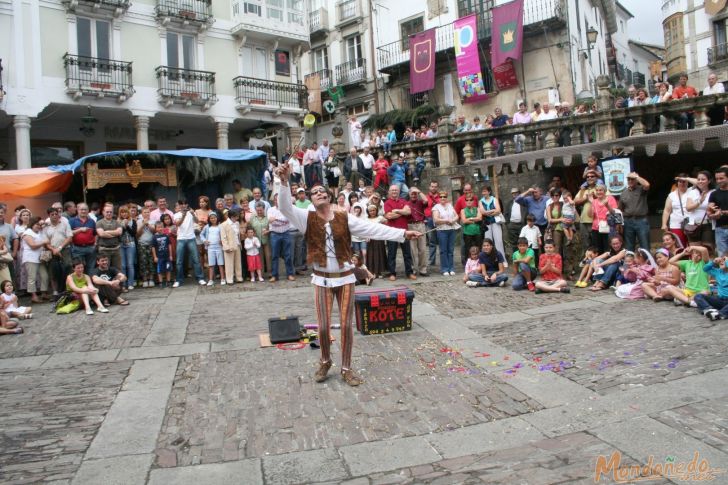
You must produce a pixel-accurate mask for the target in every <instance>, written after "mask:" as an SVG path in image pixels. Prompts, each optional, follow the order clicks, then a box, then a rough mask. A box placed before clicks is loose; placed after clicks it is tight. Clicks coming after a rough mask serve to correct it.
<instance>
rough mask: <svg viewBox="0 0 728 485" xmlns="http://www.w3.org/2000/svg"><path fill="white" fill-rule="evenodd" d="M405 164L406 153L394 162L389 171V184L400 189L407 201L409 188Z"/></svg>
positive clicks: (402, 153) (401, 194) (401, 154)
mask: <svg viewBox="0 0 728 485" xmlns="http://www.w3.org/2000/svg"><path fill="white" fill-rule="evenodd" d="M405 163H406V162H405V159H404V152H401V153H400V154H399V158H395V159H394V160H392V166H391V167H389V170H388V175H389V183H390V184H391V185H396V186H397V187H399V193H400V196H401V197H402V198H403V199H406V198H407V195H408V194H409V187H407V165H405Z"/></svg>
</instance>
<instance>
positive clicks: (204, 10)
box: [156, 0, 214, 29]
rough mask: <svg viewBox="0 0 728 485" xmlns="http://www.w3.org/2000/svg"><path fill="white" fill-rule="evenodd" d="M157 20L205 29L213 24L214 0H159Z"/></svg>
mask: <svg viewBox="0 0 728 485" xmlns="http://www.w3.org/2000/svg"><path fill="white" fill-rule="evenodd" d="M156 12H157V20H159V21H160V22H162V23H163V24H167V23H169V22H172V21H174V22H176V23H181V24H183V25H196V26H197V27H199V28H201V29H205V28H207V27H209V26H210V25H212V23H213V22H214V18H213V16H212V0H157V7H156Z"/></svg>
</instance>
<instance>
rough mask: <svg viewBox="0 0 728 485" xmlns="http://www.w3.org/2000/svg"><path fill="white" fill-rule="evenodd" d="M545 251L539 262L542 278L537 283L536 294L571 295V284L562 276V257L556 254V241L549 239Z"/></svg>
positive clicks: (544, 246)
mask: <svg viewBox="0 0 728 485" xmlns="http://www.w3.org/2000/svg"><path fill="white" fill-rule="evenodd" d="M543 249H544V254H542V255H541V258H539V261H538V272H539V273H540V274H541V277H540V278H539V279H538V280H537V281H536V291H535V293H570V292H571V290H569V284H568V283H567V282H566V280H565V279H564V278H563V276H562V275H561V267H562V262H561V255H560V254H559V253H557V252H556V245H554V241H553V240H551V239H548V240H547V241H546V242H544V244H543Z"/></svg>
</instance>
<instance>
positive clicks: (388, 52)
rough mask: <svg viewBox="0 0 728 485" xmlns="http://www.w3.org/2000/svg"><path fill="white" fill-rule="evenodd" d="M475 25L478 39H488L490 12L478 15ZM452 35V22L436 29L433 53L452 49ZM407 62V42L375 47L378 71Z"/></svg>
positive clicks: (453, 31) (397, 41)
mask: <svg viewBox="0 0 728 485" xmlns="http://www.w3.org/2000/svg"><path fill="white" fill-rule="evenodd" d="M477 25H478V38H479V39H486V38H489V37H490V30H491V15H490V12H486V15H478V18H477ZM454 33H455V27H454V22H453V23H449V24H446V25H443V26H442V27H437V29H436V30H435V52H444V51H446V50H448V49H452V48H453V47H454V45H455V43H454V41H455V39H454ZM409 60H410V50H409V42H405V41H404V40H403V39H399V40H396V41H394V42H390V43H389V44H384V45H381V46H379V47H377V62H378V64H379V70H383V69H385V68H387V67H391V66H396V65H397V64H402V63H406V62H409Z"/></svg>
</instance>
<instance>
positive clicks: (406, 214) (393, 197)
mask: <svg viewBox="0 0 728 485" xmlns="http://www.w3.org/2000/svg"><path fill="white" fill-rule="evenodd" d="M411 214H412V209H411V208H410V206H409V204H408V203H407V201H406V200H404V199H400V198H399V186H398V185H392V186H390V187H389V198H388V199H387V201H386V202H385V203H384V218H385V219H387V224H388V225H389V226H391V227H396V228H397V229H404V230H405V231H407V224H408V223H409V220H410V215H411ZM397 247H399V248H401V249H402V257H403V258H404V270H405V273H407V277H408V278H409V279H411V280H416V279H417V276H415V274H414V271H413V270H412V252H411V251H410V244H409V241H405V242H402V243H399V242H396V241H387V266H388V267H389V280H390V281H394V280H396V279H397Z"/></svg>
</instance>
